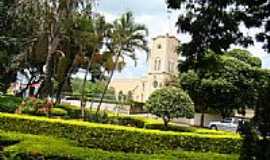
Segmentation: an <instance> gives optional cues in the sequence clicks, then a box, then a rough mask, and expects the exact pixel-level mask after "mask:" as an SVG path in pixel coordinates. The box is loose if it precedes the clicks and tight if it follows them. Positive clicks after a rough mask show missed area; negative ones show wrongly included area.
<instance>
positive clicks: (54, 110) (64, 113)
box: [51, 108, 68, 117]
mask: <svg viewBox="0 0 270 160" xmlns="http://www.w3.org/2000/svg"><path fill="white" fill-rule="evenodd" d="M67 115H68V112H67V111H66V110H64V109H61V108H52V110H51V116H58V117H65V116H67Z"/></svg>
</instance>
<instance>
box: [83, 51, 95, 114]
mask: <svg viewBox="0 0 270 160" xmlns="http://www.w3.org/2000/svg"><path fill="white" fill-rule="evenodd" d="M95 50H96V49H94V50H93V53H92V55H91V58H90V60H89V61H88V65H87V68H86V73H85V75H84V79H83V84H82V88H81V92H82V95H81V118H82V119H84V118H85V106H86V100H85V85H86V81H87V77H88V74H89V70H90V68H91V65H92V62H93V60H94V57H95Z"/></svg>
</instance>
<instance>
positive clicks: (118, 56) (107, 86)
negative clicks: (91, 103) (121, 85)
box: [96, 52, 121, 115]
mask: <svg viewBox="0 0 270 160" xmlns="http://www.w3.org/2000/svg"><path fill="white" fill-rule="evenodd" d="M120 55H121V52H119V53H118V55H117V57H116V61H115V63H114V65H113V69H112V71H111V74H110V77H109V80H108V82H107V84H106V86H105V89H104V90H103V93H102V95H101V98H100V101H99V104H98V106H97V111H96V115H97V114H98V112H99V111H100V108H101V105H102V103H103V100H104V97H105V94H106V92H107V90H108V88H109V85H110V83H111V81H112V77H113V74H114V71H115V68H116V65H117V63H118V60H119V58H120Z"/></svg>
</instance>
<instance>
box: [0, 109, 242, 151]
mask: <svg viewBox="0 0 270 160" xmlns="http://www.w3.org/2000/svg"><path fill="white" fill-rule="evenodd" d="M0 129H2V130H5V131H19V132H22V133H30V134H36V135H39V134H41V135H52V136H55V137H61V138H67V139H71V140H74V141H76V142H77V143H78V144H79V145H80V146H85V147H90V148H93V147H94V148H101V149H104V150H108V151H124V152H137V153H153V152H160V151H161V150H174V149H183V150H188V151H201V152H207V151H212V152H218V153H239V148H240V146H241V139H240V138H239V136H236V135H204V134H196V133H189V132H185V133H179V132H163V131H154V130H145V129H137V128H131V127H120V126H113V125H105V124H95V123H87V122H81V121H68V120H60V119H48V118H45V117H32V116H20V115H11V114H0Z"/></svg>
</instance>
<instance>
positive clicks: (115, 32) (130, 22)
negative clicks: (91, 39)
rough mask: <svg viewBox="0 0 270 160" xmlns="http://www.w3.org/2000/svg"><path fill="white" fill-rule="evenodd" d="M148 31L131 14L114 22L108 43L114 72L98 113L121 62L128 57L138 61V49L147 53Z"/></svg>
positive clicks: (111, 74)
mask: <svg viewBox="0 0 270 160" xmlns="http://www.w3.org/2000/svg"><path fill="white" fill-rule="evenodd" d="M147 34H148V31H147V29H146V27H145V26H144V25H141V24H137V23H136V22H135V20H134V17H133V15H132V13H131V12H128V13H126V14H124V15H122V16H121V17H120V18H119V19H117V20H115V21H114V22H113V27H112V29H111V31H110V33H109V41H108V43H106V47H107V49H108V53H109V54H111V55H112V57H113V59H112V60H113V63H112V70H111V72H110V73H109V80H108V83H107V84H106V87H105V90H104V91H103V93H102V96H101V99H100V102H99V104H98V107H97V113H98V112H99V111H100V107H101V104H102V102H103V99H104V95H105V93H106V91H107V89H108V87H109V84H110V82H111V80H112V77H113V74H114V71H115V69H117V67H121V66H119V64H120V63H119V61H124V59H125V58H126V57H129V58H131V59H133V60H135V62H136V60H137V55H136V53H135V50H136V49H139V50H143V51H147V50H148V49H147V41H146V36H147Z"/></svg>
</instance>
